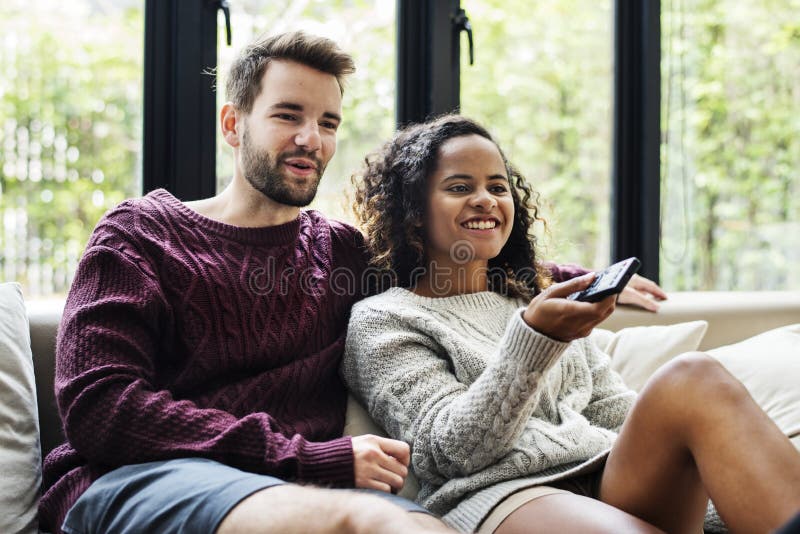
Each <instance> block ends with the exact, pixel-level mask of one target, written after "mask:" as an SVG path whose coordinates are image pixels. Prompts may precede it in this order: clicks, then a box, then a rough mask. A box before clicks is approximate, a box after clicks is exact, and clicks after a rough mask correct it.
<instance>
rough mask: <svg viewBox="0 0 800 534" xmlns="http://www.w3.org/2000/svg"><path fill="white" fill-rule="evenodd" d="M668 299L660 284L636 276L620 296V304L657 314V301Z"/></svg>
mask: <svg viewBox="0 0 800 534" xmlns="http://www.w3.org/2000/svg"><path fill="white" fill-rule="evenodd" d="M666 299H667V294H666V293H664V290H663V289H661V288H660V287H659V286H658V284H656V283H655V282H653V281H652V280H650V279H649V278H645V277H644V276H639V275H638V274H635V275H633V277H632V278H631V279H630V281H629V282H628V285H626V286H625V289H623V290H622V293H620V294H619V300H618V302H619V303H620V304H628V305H630V306H637V307H639V308H644V309H645V310H647V311H651V312H656V311H658V302H656V301H658V300H666Z"/></svg>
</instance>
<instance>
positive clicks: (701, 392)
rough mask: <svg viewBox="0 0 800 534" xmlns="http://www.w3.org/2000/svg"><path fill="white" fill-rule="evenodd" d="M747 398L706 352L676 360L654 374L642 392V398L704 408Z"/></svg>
mask: <svg viewBox="0 0 800 534" xmlns="http://www.w3.org/2000/svg"><path fill="white" fill-rule="evenodd" d="M748 395H749V394H748V392H747V389H746V388H745V387H744V386H743V385H742V383H741V382H739V380H737V379H736V378H735V377H734V376H733V375H731V374H730V373H729V372H728V370H727V369H725V367H724V366H723V365H722V364H721V363H719V362H718V361H717V360H715V359H714V358H712V357H710V356H709V355H708V354H706V353H704V352H687V353H686V354H682V355H680V356H678V357H677V358H673V359H672V360H670V361H669V362H667V363H666V364H664V365H663V366H662V367H661V368H659V369H658V371H656V372H655V373H654V374H653V376H652V378H651V379H650V380H649V381H648V382H647V384H646V385H645V387H644V388H643V390H642V396H650V397H655V398H656V399H658V400H660V401H662V402H667V403H669V404H671V405H673V404H675V403H680V404H684V405H686V406H687V407H694V408H703V409H707V408H708V407H709V405H710V404H713V405H718V406H719V405H721V404H722V405H724V404H727V403H736V402H739V401H741V400H743V399H745V398H747V397H748Z"/></svg>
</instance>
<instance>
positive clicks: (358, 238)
mask: <svg viewBox="0 0 800 534" xmlns="http://www.w3.org/2000/svg"><path fill="white" fill-rule="evenodd" d="M303 213H304V214H305V216H306V217H307V218H308V223H309V225H310V226H311V227H312V228H316V229H317V230H320V229H326V230H328V231H330V234H331V238H332V240H333V242H334V244H339V245H343V246H346V247H355V248H358V249H363V248H364V246H365V242H364V236H363V235H362V234H361V232H360V231H359V230H358V228H356V227H355V226H353V225H351V224H348V223H346V222H343V221H339V220H336V219H331V218H330V217H328V216H326V215H325V214H324V213H322V212H320V211H317V210H305V211H304V212H303Z"/></svg>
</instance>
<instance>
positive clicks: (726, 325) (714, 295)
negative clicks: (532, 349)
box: [600, 291, 800, 350]
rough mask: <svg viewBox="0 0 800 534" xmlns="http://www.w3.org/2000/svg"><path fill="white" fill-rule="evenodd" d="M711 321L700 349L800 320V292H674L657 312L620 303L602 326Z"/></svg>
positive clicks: (741, 338)
mask: <svg viewBox="0 0 800 534" xmlns="http://www.w3.org/2000/svg"><path fill="white" fill-rule="evenodd" d="M696 320H704V321H708V331H707V332H706V335H705V337H704V338H703V341H702V343H701V344H700V347H699V348H700V350H707V349H711V348H714V347H720V346H723V345H729V344H731V343H736V342H738V341H742V340H743V339H746V338H748V337H751V336H754V335H756V334H760V333H761V332H765V331H767V330H771V329H773V328H777V327H779V326H784V325H788V324H794V323H800V291H687V292H677V293H670V294H669V299H668V300H666V301H664V302H662V303H661V306H660V309H659V311H658V312H657V313H651V312H647V311H644V310H640V309H637V308H633V307H630V306H618V307H617V309H616V311H614V313H613V314H612V315H611V317H609V318H608V319H606V320H605V321H604V322H603V323H602V324H600V328H605V329H608V330H613V331H617V330H619V329H621V328H625V327H629V326H649V325H656V324H659V325H666V324H674V323H682V322H686V321H696Z"/></svg>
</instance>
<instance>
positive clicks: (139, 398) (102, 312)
mask: <svg viewBox="0 0 800 534" xmlns="http://www.w3.org/2000/svg"><path fill="white" fill-rule="evenodd" d="M123 249H125V246H122V245H120V246H113V243H108V244H104V243H100V244H98V243H95V244H94V245H93V244H92V243H90V246H89V247H88V248H87V251H86V253H85V255H84V258H83V259H82V260H81V263H80V265H79V267H78V271H77V273H76V276H75V280H74V282H73V285H72V288H71V290H70V295H69V297H68V299H67V304H66V307H65V311H64V316H63V319H62V323H61V327H60V329H59V336H58V346H57V351H56V359H57V360H56V383H55V386H56V396H57V400H58V406H59V411H60V414H61V416H62V420H63V423H64V430H65V433H66V436H67V439H68V440H69V442H70V444H71V445H72V447H73V448H75V450H76V451H78V452H79V453H80V454H81V455H82V456H84V457H85V458H87V459H88V460H89V461H90V462H91V463H93V464H100V465H107V466H120V465H126V464H134V463H141V462H147V461H154V460H162V459H169V458H177V457H185V456H196V457H203V458H209V459H213V460H216V461H219V462H222V463H225V464H227V465H231V466H234V467H238V468H241V469H244V470H248V471H252V472H259V473H270V474H271V475H274V476H278V477H281V478H287V479H298V480H304V481H324V482H326V483H328V484H334V485H339V486H352V485H353V477H354V470H353V448H352V443H351V438H349V437H342V438H337V439H333V440H330V441H325V442H312V441H309V440H306V439H305V438H304V437H303V436H301V435H293V436H288V437H287V436H285V435H284V434H283V433H282V432H281V427H280V424H279V423H278V422H277V421H275V420H274V419H273V418H272V417H271V416H270V415H269V414H268V413H265V412H256V413H247V414H241V415H234V414H232V413H228V412H226V411H223V410H219V409H213V408H204V407H200V406H198V405H197V404H196V403H194V402H191V401H188V400H181V399H179V398H175V396H174V395H173V394H172V393H171V392H170V391H167V390H166V389H164V386H163V384H162V383H160V380H163V378H160V377H163V372H159V370H161V371H163V370H164V368H165V367H168V366H169V360H170V357H171V355H170V354H168V353H166V352H165V351H166V350H168V349H167V348H165V347H168V346H169V343H170V340H166V339H163V336H165V335H166V334H165V332H166V331H167V329H165V328H163V325H165V324H169V322H170V321H172V320H173V318H172V317H171V313H172V312H171V310H170V308H169V306H168V304H167V299H166V297H165V295H163V293H162V291H161V286H160V285H159V284H158V282H157V280H156V277H155V275H154V274H153V273H152V270H151V269H150V268H149V266H148V264H147V263H146V262H144V261H141V260H140V261H135V260H134V259H132V258H136V255H135V254H127V253H125V252H123ZM128 249H130V247H128ZM198 335H202V333H198ZM209 387H211V386H209Z"/></svg>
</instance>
